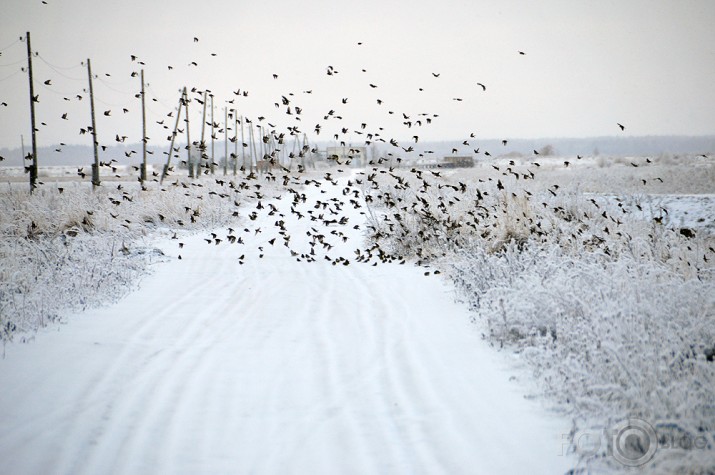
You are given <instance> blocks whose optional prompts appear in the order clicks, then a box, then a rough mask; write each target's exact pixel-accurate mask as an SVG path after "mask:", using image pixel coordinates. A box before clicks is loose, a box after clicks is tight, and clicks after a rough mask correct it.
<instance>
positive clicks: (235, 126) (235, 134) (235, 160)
mask: <svg viewBox="0 0 715 475" xmlns="http://www.w3.org/2000/svg"><path fill="white" fill-rule="evenodd" d="M233 119H234V124H233V145H234V147H233V151H234V153H233V176H236V174H237V173H238V115H237V114H236V109H234V110H233Z"/></svg>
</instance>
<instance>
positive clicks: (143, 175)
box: [139, 69, 147, 184]
mask: <svg viewBox="0 0 715 475" xmlns="http://www.w3.org/2000/svg"><path fill="white" fill-rule="evenodd" d="M141 77H142V168H141V172H140V175H139V181H141V183H142V184H144V182H145V181H146V142H147V137H146V105H145V101H144V70H143V69H142V72H141Z"/></svg>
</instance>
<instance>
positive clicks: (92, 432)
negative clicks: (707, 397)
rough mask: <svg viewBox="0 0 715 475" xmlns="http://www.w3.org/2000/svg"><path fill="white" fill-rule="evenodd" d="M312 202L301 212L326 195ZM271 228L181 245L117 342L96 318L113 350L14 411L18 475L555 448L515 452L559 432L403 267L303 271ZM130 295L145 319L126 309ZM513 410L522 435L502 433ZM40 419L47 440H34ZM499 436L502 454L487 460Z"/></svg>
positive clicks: (478, 465) (522, 461)
mask: <svg viewBox="0 0 715 475" xmlns="http://www.w3.org/2000/svg"><path fill="white" fill-rule="evenodd" d="M334 191H336V192H339V188H338V189H336V190H334ZM306 192H307V194H308V195H309V201H308V203H307V204H306V205H305V206H312V203H314V202H315V199H321V200H323V201H325V200H326V199H328V198H330V195H328V194H320V190H318V189H313V187H310V190H306ZM311 200H312V201H311ZM285 201H286V202H283V203H277V206H278V207H279V208H280V209H281V210H283V212H284V213H285V214H286V215H288V212H287V210H286V209H285V208H286V207H287V206H289V205H290V203H288V202H287V201H288V200H285ZM345 212H346V213H348V214H349V213H352V214H351V219H353V221H352V222H351V225H352V224H353V223H354V219H355V218H357V219H361V218H359V216H357V213H355V212H353V211H352V210H346V211H345ZM275 219H277V218H270V217H269V216H267V215H266V214H265V213H263V214H261V215H260V218H259V219H258V220H256V221H255V222H253V223H246V225H247V226H248V227H249V228H251V229H250V230H249V233H248V235H249V236H251V237H256V236H257V237H256V239H254V240H253V241H249V240H248V239H247V240H246V244H245V245H228V244H226V243H224V244H223V245H221V246H214V245H210V246H207V245H206V244H205V243H203V242H202V240H201V236H195V237H192V238H191V239H187V240H186V242H187V246H186V247H185V249H184V250H183V251H182V255H183V256H184V259H183V260H182V261H175V262H172V263H169V264H167V265H166V266H165V267H163V268H162V269H161V270H160V271H159V272H158V273H157V275H155V276H152V277H150V278H148V279H147V282H146V283H145V286H144V287H145V288H144V289H142V290H140V292H138V293H136V294H133V295H130V296H128V298H127V299H125V300H124V301H122V302H120V303H119V304H117V305H116V306H114V307H112V308H110V309H105V310H102V311H99V312H97V313H98V314H101V315H103V318H104V319H105V320H106V321H103V324H106V325H108V328H109V331H110V332H111V331H113V332H115V333H116V334H109V335H108V334H107V329H104V330H103V329H102V328H100V325H97V328H95V329H94V330H93V332H88V335H89V336H87V338H90V337H91V338H92V339H94V338H97V339H98V341H101V342H102V345H101V346H100V348H103V347H105V346H111V348H115V347H116V348H118V349H119V351H117V352H116V353H112V352H110V351H105V352H104V354H103V355H98V358H100V357H101V359H98V360H97V361H96V362H94V361H93V362H92V364H89V365H87V367H86V368H85V364H84V362H83V361H82V360H81V359H77V360H68V361H67V365H68V368H67V371H77V370H78V369H83V370H84V373H82V374H78V375H75V377H73V378H71V381H72V382H73V384H74V386H73V387H72V388H70V389H68V390H67V391H66V394H68V395H70V396H71V395H76V400H75V402H76V403H77V405H76V406H74V407H70V406H69V405H68V404H63V405H61V406H60V407H58V408H57V409H56V410H53V411H51V412H49V415H44V414H47V412H42V411H34V412H33V411H32V410H30V409H28V408H27V407H21V408H20V410H21V411H22V412H23V413H27V414H30V415H31V418H32V417H34V418H35V419H31V420H32V427H31V428H28V429H26V430H23V429H22V428H20V427H19V425H17V424H15V425H13V426H11V427H10V429H9V430H8V431H6V432H5V434H4V435H0V449H2V450H0V455H2V454H6V453H11V452H12V451H16V452H17V453H23V454H26V453H28V452H27V450H28V447H32V450H33V452H36V453H37V454H38V455H37V456H36V457H35V458H34V459H32V460H28V461H21V462H17V464H16V465H13V466H12V467H18V468H21V469H23V470H16V471H14V472H13V473H33V472H34V473H41V472H45V473H50V472H51V473H67V474H69V473H71V474H73V475H74V474H77V473H80V474H81V473H108V474H134V473H172V474H175V473H191V474H195V473H212V474H213V473H282V474H283V473H331V474H332V473H474V472H477V473H479V472H482V473H487V472H489V473H520V472H523V469H524V467H529V469H533V470H534V472H538V470H537V468H538V467H536V466H535V465H533V463H531V462H530V460H531V459H539V458H541V459H545V457H548V456H551V455H552V454H554V453H556V451H557V450H558V449H560V448H561V446H560V445H558V444H555V445H554V446H550V445H548V444H546V443H542V444H540V445H539V444H533V443H532V444H530V447H531V448H527V449H525V448H524V447H523V445H524V441H523V440H519V439H518V437H517V436H516V432H517V431H519V430H522V429H524V428H525V429H524V430H525V431H526V432H527V433H543V434H546V433H547V432H546V431H549V430H552V428H551V427H550V426H548V424H541V422H542V421H543V417H542V418H539V417H536V418H533V417H531V416H530V415H529V414H528V411H530V410H533V405H529V404H525V403H524V401H523V400H521V398H520V395H519V394H517V393H516V392H515V390H514V387H512V386H510V385H509V384H507V383H505V381H506V380H507V377H508V376H507V375H506V374H505V372H504V369H503V368H504V364H503V362H502V363H501V364H502V366H501V367H496V368H495V366H496V365H495V362H498V359H497V358H496V357H494V356H493V355H491V353H488V352H487V351H485V350H484V349H483V346H484V344H483V343H482V342H480V341H479V340H478V338H476V336H475V334H470V331H471V329H472V327H471V326H469V325H468V323H467V322H468V317H467V315H466V310H465V309H464V308H461V307H458V306H457V305H456V304H454V303H453V302H452V299H451V297H450V296H448V295H445V289H444V287H443V286H442V285H441V284H440V283H439V281H436V280H434V279H435V278H434V277H429V278H425V277H423V276H422V275H421V274H422V272H421V270H419V269H414V268H412V267H410V266H398V265H396V264H395V265H379V266H378V267H376V268H373V267H370V266H366V265H362V264H356V263H352V264H350V265H349V266H342V265H337V266H332V265H330V263H328V262H327V261H325V260H323V257H322V256H323V254H324V253H323V249H319V252H318V254H319V255H318V256H316V258H317V259H319V262H316V263H305V262H303V263H296V262H295V259H294V258H292V257H290V256H289V255H288V251H287V250H285V248H284V247H283V246H282V245H280V244H281V243H280V240H279V241H278V243H277V244H276V245H275V246H271V245H269V244H268V243H267V240H268V238H269V237H270V236H266V235H265V234H264V235H256V234H255V233H254V232H253V229H255V228H257V227H263V229H264V232H265V230H267V229H270V228H271V227H272V225H273V221H274V220H275ZM293 225H295V226H293ZM311 225H313V223H311V222H309V221H308V220H307V219H306V220H304V221H301V222H294V223H292V224H291V225H290V226H289V227H290V229H291V233H292V235H293V239H294V240H295V241H294V243H295V245H296V246H300V247H301V248H306V249H307V247H306V246H304V244H305V241H306V240H305V237H304V236H303V237H302V240H303V241H300V239H299V237H298V235H299V234H300V233H301V232H303V233H304V232H306V231H307V230H309V229H310V227H311ZM328 229H331V227H329V228H328ZM336 229H346V228H336ZM220 232H225V230H220ZM325 234H326V236H327V237H326V239H327V240H329V241H330V242H331V243H333V244H334V246H335V248H334V249H333V250H331V251H329V252H328V254H330V255H331V256H339V255H342V256H352V248H353V242H354V241H353V240H354V239H355V236H354V235H355V234H357V233H352V235H351V236H352V237H351V239H352V240H351V241H349V242H348V243H343V242H341V241H339V240H338V239H337V238H336V237H334V236H332V235H329V234H328V232H326V233H325ZM292 244H293V243H292ZM258 246H263V247H264V249H265V252H264V254H265V257H264V258H263V259H258V258H257V257H255V256H254V254H253V251H255V250H256V248H257V247H258ZM318 247H319V246H318ZM296 248H297V247H296ZM243 253H245V254H246V255H247V256H249V258H248V259H246V260H245V262H244V265H239V264H238V260H237V257H238V255H239V254H243ZM177 272H180V273H181V274H180V275H178V277H177V275H176V273H177ZM162 279H169V280H171V282H173V284H172V285H173V287H172V288H171V289H167V288H166V286H165V285H162V282H161V280H162ZM133 299H134V300H133ZM137 299H138V300H140V301H141V300H143V302H142V305H144V307H143V308H145V309H146V310H145V311H146V312H147V313H146V315H148V316H144V317H142V316H141V315H122V314H123V313H124V314H126V313H127V312H130V311H131V310H132V309H136V308H139V306H138V305H137V303H136V302H137ZM102 330H103V331H102ZM66 333H68V334H69V333H71V332H70V331H68V332H66ZM90 341H92V340H90ZM479 348H482V349H479ZM1 376H2V375H0V377H1ZM2 381H4V380H0V383H1V382H2ZM0 397H1V396H0ZM63 400H64V401H68V400H72V398H71V397H69V398H68V396H66V395H65V397H64V399H63ZM0 402H1V400H0ZM0 407H1V405H0ZM0 410H1V409H0ZM38 413H39V414H40V415H39V416H36V415H35V414H38ZM509 413H516V414H519V417H520V418H521V419H519V420H520V422H523V426H524V428H522V427H518V428H514V427H513V426H509V425H508V424H505V423H504V422H503V421H504V419H508V418H509V417H506V416H505V414H507V415H508V414H509ZM0 415H1V414H0ZM511 419H514V417H511ZM50 421H51V422H53V423H56V427H53V430H54V432H53V433H54V434H55V435H54V440H53V438H52V436H51V435H50V436H43V437H39V436H36V435H35V434H33V431H37V429H38V428H39V427H40V426H41V425H42V424H43V423H45V422H50ZM540 424H541V425H540ZM534 428H536V429H534ZM538 431H542V432H538ZM60 434H61V436H62V437H64V438H63V439H62V440H61V441H60V442H59V443H58V442H57V440H56V439H57V438H58V437H60ZM554 435H555V436H558V434H554ZM32 437H35V438H34V439H33V438H32ZM28 439H29V440H30V442H34V444H33V443H30V444H24V442H25V441H26V440H28ZM494 440H497V441H499V442H500V443H501V442H503V443H504V446H505V447H508V452H507V454H506V456H500V454H498V453H493V452H494V451H491V452H492V453H490V451H489V448H493V447H495V443H494ZM532 442H533V441H532ZM484 447H486V449H485V448H484ZM545 452H548V454H546V455H544V454H545ZM552 458H555V455H554V456H553V457H552ZM25 459H29V457H25ZM512 459H513V460H512ZM561 460H563V459H561ZM58 461H59V462H58ZM557 462H558V461H557ZM546 466H547V467H548V468H547V469H546V470H542V471H541V473H553V472H554V471H555V470H554V467H558V468H559V469H560V467H562V466H564V467H567V466H568V465H567V464H564V463H552V462H551V461H550V462H549V463H547V464H546ZM557 470H558V469H557Z"/></svg>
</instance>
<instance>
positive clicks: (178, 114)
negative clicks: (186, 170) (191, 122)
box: [159, 87, 186, 184]
mask: <svg viewBox="0 0 715 475" xmlns="http://www.w3.org/2000/svg"><path fill="white" fill-rule="evenodd" d="M184 96H186V87H184V91H183V92H182V93H181V97H179V108H178V109H177V110H176V122H175V123H174V131H173V132H172V133H171V144H170V145H169V156H168V157H167V159H166V165H164V170H162V172H161V180H159V183H160V184H161V183H164V178H166V175H167V174H168V173H169V167H170V166H171V156H172V155H173V154H174V141H175V140H176V132H177V130H179V118H180V117H181V105H182V104H183V103H184Z"/></svg>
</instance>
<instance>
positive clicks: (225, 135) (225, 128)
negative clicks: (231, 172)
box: [223, 106, 228, 176]
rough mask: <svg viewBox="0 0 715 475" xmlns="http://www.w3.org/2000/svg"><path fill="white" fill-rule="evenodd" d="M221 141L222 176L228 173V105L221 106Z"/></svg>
mask: <svg viewBox="0 0 715 475" xmlns="http://www.w3.org/2000/svg"><path fill="white" fill-rule="evenodd" d="M223 110H224V121H223V143H224V149H225V151H224V159H223V176H226V175H227V174H228V106H226V107H224V108H223Z"/></svg>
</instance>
